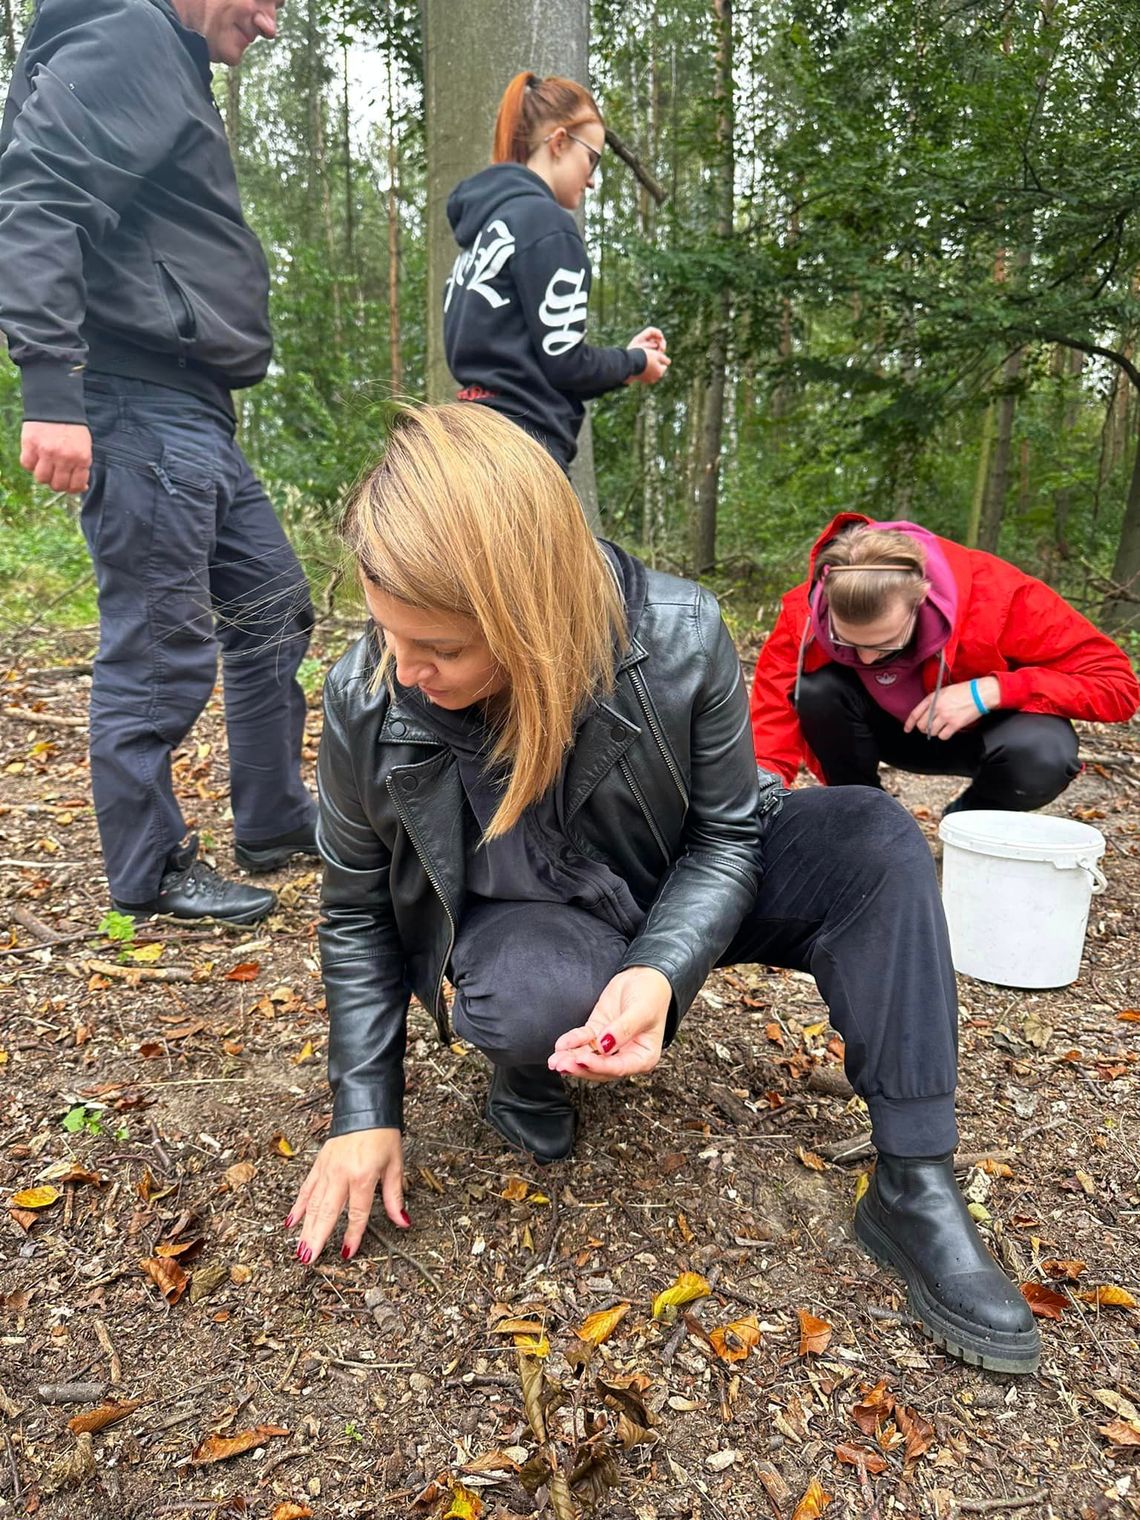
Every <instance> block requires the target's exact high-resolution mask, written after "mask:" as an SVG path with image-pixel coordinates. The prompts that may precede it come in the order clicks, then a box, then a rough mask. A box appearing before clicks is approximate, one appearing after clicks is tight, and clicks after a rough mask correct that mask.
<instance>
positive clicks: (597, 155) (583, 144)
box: [566, 132, 602, 174]
mask: <svg viewBox="0 0 1140 1520" xmlns="http://www.w3.org/2000/svg"><path fill="white" fill-rule="evenodd" d="M566 136H567V137H568V138H569V139H570V141H571V142H576V143H577V144H578V146H579V147H580V148H585V150H586V152H587V153H588V154H589V155H590V173H591V174H593V172H594V170H595V169H596V168H597V167H598V165H599V164H600V163H601V161H602V153H601V149H600V148H592V147H591V146H590V144H589V143H588V142H587V141H586V139H585V138H584V137H575V136H574V134H573V132H567V134H566Z"/></svg>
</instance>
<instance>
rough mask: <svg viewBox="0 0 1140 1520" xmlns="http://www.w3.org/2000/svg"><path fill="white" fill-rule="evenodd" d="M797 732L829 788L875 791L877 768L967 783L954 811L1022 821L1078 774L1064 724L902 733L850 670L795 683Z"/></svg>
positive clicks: (1007, 716)
mask: <svg viewBox="0 0 1140 1520" xmlns="http://www.w3.org/2000/svg"><path fill="white" fill-rule="evenodd" d="M796 711H797V713H798V715H799V720H800V728H801V729H802V730H803V735H804V738H805V739H806V740H807V742H808V744H809V746H810V747H811V750H812V752H813V753H814V755H815V756H816V758H817V759H818V760H819V763H820V765H821V766H822V768H823V774H824V776H825V777H826V778H827V783H828V785H829V786H879V785H880V782H879V762H880V761H885V762H886V764H887V765H893V766H895V767H897V768H898V769H899V770H901V771H914V772H916V773H917V774H918V775H920V776H968V777H969V778H970V785H969V786H968V787H967V788H966V790H965V791H964V792H963V794H962V796H961V797H960V798H959V799H958V801H957V803H956V806H955V810H956V811H961V810H965V809H967V808H1005V809H1007V810H1009V811H1010V812H1015V813H1027V812H1030V811H1031V810H1032V809H1033V808H1039V807H1044V806H1045V804H1046V803H1048V802H1052V801H1053V799H1054V798H1055V797H1059V796H1060V795H1061V793H1062V792H1063V791H1064V790H1065V788H1066V787H1067V786H1068V784H1069V782H1070V781H1071V780H1072V779H1073V777H1074V776H1075V775H1076V774H1077V772H1078V771H1079V770H1080V768H1081V767H1080V762H1079V760H1078V759H1077V736H1076V733H1075V732H1074V730H1073V725H1072V724H1071V723H1070V722H1069V721H1068V719H1067V718H1054V717H1051V716H1050V715H1049V714H1048V713H1023V712H1008V711H1007V712H1000V711H998V712H993V713H991V714H990V715H989V716H988V717H985V718H982V719H981V720H980V722H978V723H975V724H973V725H971V727H969V728H964V729H962V730H961V731H960V732H959V733H956V734H953V735H951V737H950V738H949V739H933V738H930V739H928V738H927V737H926V735H925V734H923V733H918V732H916V731H915V730H913V729H912V730H911V732H910V733H909V734H908V733H904V732H903V726H902V723H901V722H900V720H899V719H898V718H896V717H894V716H892V714H891V713H889V712H885V711H884V710H883V708H881V707H880V706H879V704H878V703H877V702H876V701H875V700H874V698H873V697H872V696H871V695H870V693H869V692H868V691H867V688H866V687H865V686H864V685H863V683H862V681H860V679H859V677H858V676H857V675H856V674H855V672H854V671H853V670H846V669H844V668H843V666H841V665H825V666H824V667H823V669H822V670H813V671H812V672H811V673H810V674H808V675H805V676H804V677H803V678H802V679H801V681H800V695H799V701H798V703H797V705H796Z"/></svg>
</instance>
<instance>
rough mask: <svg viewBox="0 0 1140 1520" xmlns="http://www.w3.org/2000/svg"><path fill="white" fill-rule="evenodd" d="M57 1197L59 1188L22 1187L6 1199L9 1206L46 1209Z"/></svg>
mask: <svg viewBox="0 0 1140 1520" xmlns="http://www.w3.org/2000/svg"><path fill="white" fill-rule="evenodd" d="M58 1197H59V1189H58V1188H53V1187H34V1188H24V1190H23V1191H22V1192H20V1193H14V1194H13V1195H12V1197H11V1198H10V1199H9V1200H8V1205H9V1207H10V1208H16V1209H46V1208H48V1207H49V1206H50V1205H51V1204H53V1203H54V1202H55V1201H56V1199H57V1198H58Z"/></svg>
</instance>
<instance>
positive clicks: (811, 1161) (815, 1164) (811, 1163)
mask: <svg viewBox="0 0 1140 1520" xmlns="http://www.w3.org/2000/svg"><path fill="white" fill-rule="evenodd" d="M796 1155H797V1157H798V1158H799V1160H800V1161H802V1162H803V1164H804V1166H807V1167H810V1168H811V1170H812V1171H813V1172H826V1171H827V1162H826V1161H825V1160H824V1159H823V1157H822V1156H817V1155H816V1153H815V1151H805V1150H804V1148H803V1146H802V1145H797V1146H796Z"/></svg>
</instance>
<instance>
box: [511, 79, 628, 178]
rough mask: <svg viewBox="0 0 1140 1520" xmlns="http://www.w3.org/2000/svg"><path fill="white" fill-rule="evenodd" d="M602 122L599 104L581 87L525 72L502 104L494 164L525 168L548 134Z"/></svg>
mask: <svg viewBox="0 0 1140 1520" xmlns="http://www.w3.org/2000/svg"><path fill="white" fill-rule="evenodd" d="M601 120H602V113H601V112H600V111H599V110H598V106H597V102H596V101H595V100H594V97H593V96H592V95H591V94H590V92H589V90H587V89H585V88H584V87H583V86H582V85H580V84H576V83H575V82H574V80H572V79H562V78H560V77H559V76H558V75H557V74H552V75H551V76H550V77H549V78H548V79H540V78H539V77H538V75H537V74H532V73H530V72H529V71H528V70H526V69H524V70H523V72H522V73H521V74H516V75H515V77H514V78H513V79H512V80H511V82H510V84H509V85H508V86H507V88H506V89H505V90H504V91H503V98H502V100H501V101H500V102H499V114H498V115H497V116H496V118H495V138H494V143H493V145H492V148H491V162H492V163H493V164H510V163H514V164H525V163H526V161H527V159H528V158H529V157H530V156H531V154H532V153H533V152H534V150H535V149H536V148H537V147H538V144H539V141H540V139H541V138H542V137H543V136H545V134H546V132H548V131H553V130H554V129H555V128H556V127H577V126H581V125H583V124H584V123H585V122H588V121H596V122H599V123H600V122H601Z"/></svg>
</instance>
